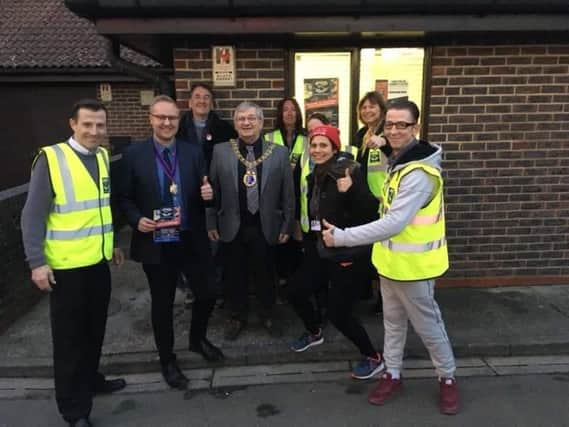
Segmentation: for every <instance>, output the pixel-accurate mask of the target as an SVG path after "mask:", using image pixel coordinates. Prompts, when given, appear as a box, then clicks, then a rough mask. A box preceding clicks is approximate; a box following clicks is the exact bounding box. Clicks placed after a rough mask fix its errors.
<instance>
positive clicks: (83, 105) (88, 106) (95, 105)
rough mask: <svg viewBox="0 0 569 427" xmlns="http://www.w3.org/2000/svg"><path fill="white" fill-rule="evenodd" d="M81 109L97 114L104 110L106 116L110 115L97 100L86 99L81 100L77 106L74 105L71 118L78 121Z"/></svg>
mask: <svg viewBox="0 0 569 427" xmlns="http://www.w3.org/2000/svg"><path fill="white" fill-rule="evenodd" d="M81 109H84V110H89V111H95V112H97V111H101V110H102V111H104V112H105V116H107V114H108V112H107V108H106V107H105V106H104V105H103V104H102V103H101V102H99V101H97V100H96V99H90V98H85V99H80V100H79V101H77V102H76V103H75V104H73V107H72V108H71V118H72V119H73V120H77V116H78V115H79V110H81Z"/></svg>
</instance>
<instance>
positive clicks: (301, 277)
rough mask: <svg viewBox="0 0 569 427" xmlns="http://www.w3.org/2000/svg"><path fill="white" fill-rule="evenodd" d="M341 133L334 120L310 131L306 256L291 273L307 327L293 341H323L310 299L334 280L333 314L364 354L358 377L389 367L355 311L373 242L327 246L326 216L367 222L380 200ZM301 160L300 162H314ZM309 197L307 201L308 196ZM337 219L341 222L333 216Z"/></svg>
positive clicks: (304, 191)
mask: <svg viewBox="0 0 569 427" xmlns="http://www.w3.org/2000/svg"><path fill="white" fill-rule="evenodd" d="M339 152H340V137H339V132H338V129H337V128H335V127H332V126H318V127H316V128H314V129H313V130H312V131H311V133H310V143H309V154H310V161H311V162H312V164H313V166H314V169H313V170H312V172H311V173H309V174H308V175H307V176H306V183H307V185H306V186H303V187H304V188H301V189H300V192H301V194H300V195H299V199H301V203H300V205H301V209H300V210H301V212H300V215H301V218H300V219H301V225H302V224H304V225H306V226H305V227H303V246H304V259H303V262H302V264H301V266H300V268H299V269H298V270H297V272H296V273H295V275H294V276H293V277H292V278H291V280H290V282H289V285H290V293H289V301H290V302H291V304H292V306H293V308H294V310H295V311H296V313H297V314H298V316H299V317H300V318H301V319H302V321H303V323H304V326H305V328H306V332H305V333H303V334H302V335H301V336H300V337H299V338H298V339H297V340H295V341H294V342H293V344H292V346H291V347H292V350H294V351H297V352H301V351H305V350H307V349H308V348H310V347H312V346H315V345H319V344H322V343H323V342H324V337H323V334H322V329H321V327H320V325H319V322H318V316H317V314H316V311H315V309H314V306H313V304H312V302H311V300H310V298H311V296H312V294H313V293H314V290H315V287H318V286H321V285H322V284H323V283H324V284H326V283H327V282H329V284H330V288H329V290H328V319H329V320H330V321H331V322H332V324H333V325H334V326H335V327H336V328H337V329H338V330H339V331H340V332H341V333H342V334H344V336H346V337H347V338H348V339H349V340H350V341H352V342H353V343H354V345H355V346H356V347H357V348H358V350H359V351H360V353H361V354H362V355H363V360H362V361H361V362H359V363H358V364H357V365H356V366H355V367H354V369H353V371H352V377H354V378H357V379H367V378H371V377H373V376H375V375H377V374H379V373H380V372H381V371H382V370H383V358H382V356H381V353H379V352H378V351H377V350H376V349H375V348H374V346H373V344H372V343H371V340H370V338H369V336H368V334H367V332H366V330H365V329H364V327H363V326H362V324H361V323H360V321H359V320H358V319H357V318H356V317H355V316H354V313H353V305H354V303H355V302H356V301H357V300H358V298H359V289H358V288H357V286H354V283H353V281H354V274H355V270H354V263H355V262H356V261H358V260H360V259H361V257H365V256H367V255H368V250H369V248H368V247H367V246H363V247H355V248H342V249H341V250H337V249H336V248H327V247H325V246H324V244H323V242H322V235H321V230H322V220H323V219H326V220H327V221H328V222H330V221H331V219H335V220H336V221H337V222H339V223H341V224H342V227H350V226H354V225H357V224H365V223H367V222H368V221H370V220H372V219H377V201H376V200H375V198H374V196H373V195H372V194H371V192H370V191H369V189H368V186H367V185H366V183H365V181H364V179H363V176H362V174H361V171H360V168H359V165H358V164H357V163H356V162H355V161H354V160H352V159H350V158H348V157H346V156H343V155H339ZM307 163H308V162H304V163H303V162H302V160H301V162H300V166H299V167H303V165H304V167H308V166H307ZM304 196H306V197H305V200H306V202H304V203H303V202H302V199H303V197H304ZM332 223H333V224H336V222H333V221H332Z"/></svg>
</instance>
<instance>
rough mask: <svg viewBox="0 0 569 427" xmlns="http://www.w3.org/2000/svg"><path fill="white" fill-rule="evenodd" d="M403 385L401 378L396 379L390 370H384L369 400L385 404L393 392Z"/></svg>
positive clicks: (372, 402)
mask: <svg viewBox="0 0 569 427" xmlns="http://www.w3.org/2000/svg"><path fill="white" fill-rule="evenodd" d="M402 387H403V381H402V379H401V378H399V379H397V380H394V379H393V378H392V377H391V374H390V373H389V372H384V373H383V375H382V376H381V377H380V378H379V381H378V383H377V387H376V388H375V389H374V390H373V391H372V392H371V393H370V394H369V397H368V402H369V403H371V404H372V405H383V404H384V403H385V401H386V400H387V399H389V398H390V397H391V396H392V395H393V393H395V392H396V391H398V390H399V389H401V388H402Z"/></svg>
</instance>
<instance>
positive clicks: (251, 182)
mask: <svg viewBox="0 0 569 427" xmlns="http://www.w3.org/2000/svg"><path fill="white" fill-rule="evenodd" d="M229 142H230V143H231V148H233V152H234V153H235V156H236V157H237V159H238V160H239V161H240V162H241V163H243V165H245V175H243V184H245V186H246V187H254V186H255V185H257V172H256V171H255V169H256V168H257V165H260V164H261V163H263V162H264V161H265V160H267V157H269V156H270V155H271V153H272V152H273V149H274V148H275V144H269V147H268V148H267V150H266V151H265V152H264V153H263V154H262V155H261V157H259V158H258V159H257V160H255V161H254V162H250V161H249V160H247V159H246V158H244V157H243V156H242V155H241V153H240V152H239V144H238V143H237V141H236V140H235V139H231V140H230V141H229Z"/></svg>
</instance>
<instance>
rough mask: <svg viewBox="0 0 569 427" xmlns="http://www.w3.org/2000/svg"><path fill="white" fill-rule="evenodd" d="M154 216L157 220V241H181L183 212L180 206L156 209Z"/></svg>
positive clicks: (155, 233)
mask: <svg viewBox="0 0 569 427" xmlns="http://www.w3.org/2000/svg"><path fill="white" fill-rule="evenodd" d="M153 216H154V218H153V219H154V221H156V230H154V241H155V242H156V243H166V242H179V241H180V224H181V212H180V207H179V206H173V207H162V208H160V209H154V212H153Z"/></svg>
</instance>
